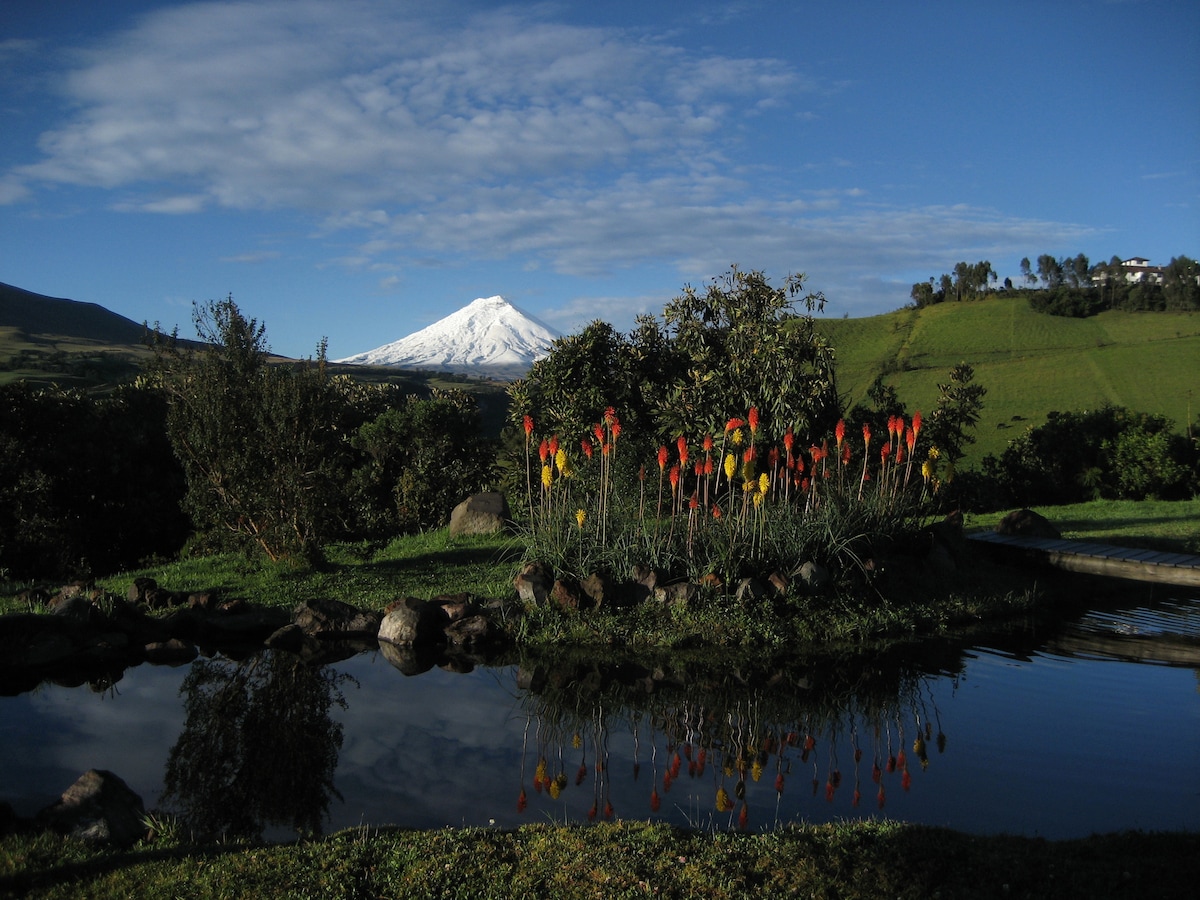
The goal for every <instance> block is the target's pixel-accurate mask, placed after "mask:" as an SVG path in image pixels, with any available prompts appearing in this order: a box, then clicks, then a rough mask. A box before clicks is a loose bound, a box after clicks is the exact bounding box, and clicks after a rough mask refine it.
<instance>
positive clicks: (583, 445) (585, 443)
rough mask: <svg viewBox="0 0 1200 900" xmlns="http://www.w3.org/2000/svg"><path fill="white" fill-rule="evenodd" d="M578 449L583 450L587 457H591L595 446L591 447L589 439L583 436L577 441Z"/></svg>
mask: <svg viewBox="0 0 1200 900" xmlns="http://www.w3.org/2000/svg"><path fill="white" fill-rule="evenodd" d="M579 449H581V450H582V451H583V455H584V456H586V457H587V458H588V459H591V458H592V452H593V451H594V449H595V448H594V447H592V442H591V441H589V440H588V439H587V438H584V439H583V440H581V441H580V442H579Z"/></svg>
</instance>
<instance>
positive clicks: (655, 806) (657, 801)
mask: <svg viewBox="0 0 1200 900" xmlns="http://www.w3.org/2000/svg"><path fill="white" fill-rule="evenodd" d="M660 809H662V799H661V798H660V797H659V796H658V788H655V789H654V790H652V791H651V792H650V810H651V811H652V812H658V811H659V810H660Z"/></svg>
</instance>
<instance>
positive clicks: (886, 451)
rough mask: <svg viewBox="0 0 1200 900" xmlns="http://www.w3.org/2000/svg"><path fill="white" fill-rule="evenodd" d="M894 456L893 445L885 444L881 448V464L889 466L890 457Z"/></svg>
mask: <svg viewBox="0 0 1200 900" xmlns="http://www.w3.org/2000/svg"><path fill="white" fill-rule="evenodd" d="M891 455H892V445H891V444H884V445H883V446H882V447H880V448H879V462H880V463H881V464H882V465H885V466H886V465H887V461H888V457H889V456H891Z"/></svg>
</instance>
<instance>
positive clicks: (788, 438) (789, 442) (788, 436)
mask: <svg viewBox="0 0 1200 900" xmlns="http://www.w3.org/2000/svg"><path fill="white" fill-rule="evenodd" d="M795 444H796V435H794V434H793V433H792V429H791V428H789V429H788V430H787V431H785V432H784V433H783V449H784V450H786V451H787V452H788V453H791V452H792V447H794V446H795Z"/></svg>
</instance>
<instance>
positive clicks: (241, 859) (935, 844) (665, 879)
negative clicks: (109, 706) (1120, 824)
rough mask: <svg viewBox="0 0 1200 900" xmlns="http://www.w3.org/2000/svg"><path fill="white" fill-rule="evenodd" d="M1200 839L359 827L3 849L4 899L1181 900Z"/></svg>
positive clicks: (832, 830) (882, 830)
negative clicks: (259, 836) (111, 847)
mask: <svg viewBox="0 0 1200 900" xmlns="http://www.w3.org/2000/svg"><path fill="white" fill-rule="evenodd" d="M1197 878H1200V834H1196V833H1181V834H1142V833H1137V832H1130V833H1124V834H1113V835H1100V836H1093V837H1090V838H1086V839H1082V840H1072V841H1045V840H1041V839H1037V838H1023V837H1009V836H991V837H975V836H970V835H965V834H961V833H958V832H954V831H949V830H946V829H940V828H931V827H926V826H916V825H904V824H899V823H895V822H887V821H875V822H858V823H844V824H836V825H821V826H800V827H792V828H786V829H781V830H778V831H773V832H768V833H762V834H737V833H732V834H730V833H716V834H713V833H709V832H702V831H691V830H683V829H678V828H673V827H671V826H667V825H652V824H647V823H637V822H616V823H612V824H609V823H604V824H599V825H594V826H587V827H577V826H566V827H563V826H551V825H532V826H526V827H522V828H518V829H515V830H511V831H508V830H499V829H479V828H468V829H442V830H435V831H426V832H414V831H398V830H368V829H355V830H350V831H345V832H341V833H339V834H336V835H333V836H331V837H329V838H325V839H321V840H316V841H312V842H302V843H293V844H282V845H275V846H251V845H241V844H225V845H218V846H211V847H188V846H186V845H178V844H169V843H164V844H162V845H155V844H144V845H138V846H136V847H134V848H133V849H131V850H129V851H127V852H105V851H91V850H88V849H87V848H86V847H84V846H83V845H82V844H79V843H77V842H73V841H70V840H65V839H62V838H58V837H55V836H52V835H41V836H37V837H24V836H9V837H6V838H4V839H3V840H0V896H24V897H79V896H89V897H96V898H107V897H113V898H128V897H156V898H157V897H189V898H191V897H196V898H204V897H243V896H253V897H289V898H301V897H313V898H358V897H362V898H375V897H389V898H391V897H395V898H403V897H414V898H415V897H462V898H490V897H502V898H510V897H560V898H567V897H600V898H605V900H618V898H626V897H629V898H633V897H639V898H640V897H654V896H656V897H697V898H699V897H704V898H743V897H822V898H876V897H879V898H884V897H886V898H933V897H936V898H941V900H952V898H968V897H969V898H993V897H994V898H1013V897H1021V898H1041V897H1057V898H1088V900H1091V898H1094V897H1111V898H1124V897H1129V898H1141V897H1156V898H1176V897H1178V898H1183V897H1189V898H1190V897H1192V896H1194V889H1195V884H1196V880H1197Z"/></svg>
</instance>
